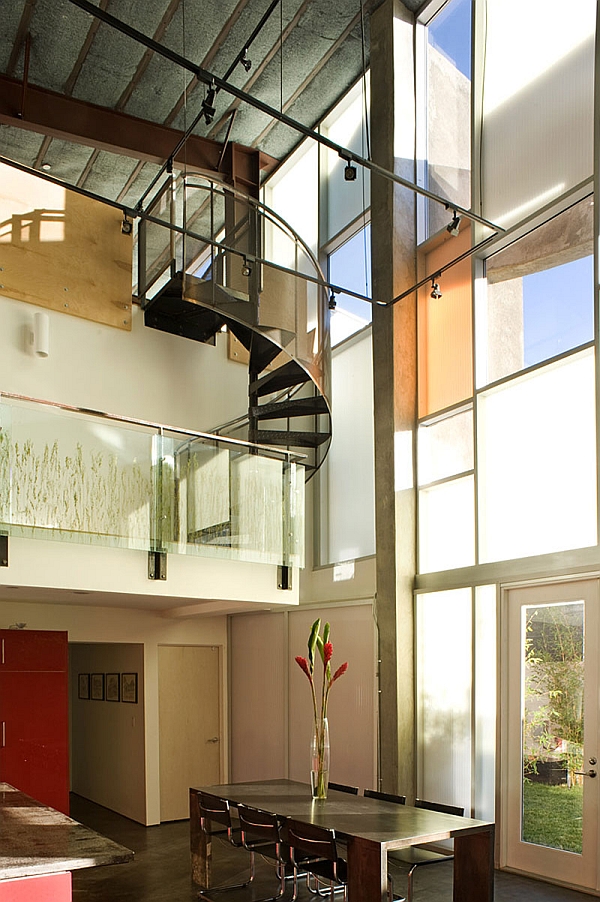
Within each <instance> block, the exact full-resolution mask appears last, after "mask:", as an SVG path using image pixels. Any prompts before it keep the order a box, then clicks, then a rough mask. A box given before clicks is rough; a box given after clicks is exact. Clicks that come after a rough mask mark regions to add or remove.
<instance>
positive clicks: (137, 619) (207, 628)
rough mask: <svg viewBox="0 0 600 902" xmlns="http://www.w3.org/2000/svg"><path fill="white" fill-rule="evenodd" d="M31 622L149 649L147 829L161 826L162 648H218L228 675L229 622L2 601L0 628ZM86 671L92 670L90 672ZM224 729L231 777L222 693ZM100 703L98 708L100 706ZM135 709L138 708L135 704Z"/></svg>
mask: <svg viewBox="0 0 600 902" xmlns="http://www.w3.org/2000/svg"><path fill="white" fill-rule="evenodd" d="M17 622H21V623H26V624H27V628H29V629H54V630H67V631H68V634H69V642H76V643H79V642H86V643H92V642H93V643H96V642H109V643H133V644H138V643H139V644H141V645H143V648H144V668H143V685H144V689H145V692H144V721H145V764H144V767H145V794H146V799H145V806H146V821H145V823H146V824H158V823H159V822H160V783H159V760H158V747H159V746H158V730H159V723H158V646H159V645H215V646H219V647H220V648H221V649H222V660H223V672H224V673H227V620H226V618H225V617H204V618H198V619H196V620H193V619H189V620H184V621H181V620H179V621H172V620H168V619H167V618H165V617H164V616H161V614H160V613H156V612H150V611H140V610H125V609H121V608H107V607H104V608H102V607H94V606H89V607H85V606H83V605H69V604H40V603H32V602H30V601H29V600H28V599H27V595H26V590H24V591H23V601H19V602H13V601H0V628H1V629H6V628H8V627H9V626H10V625H11V624H13V623H17ZM85 672H87V671H85ZM222 699H223V711H222V717H221V723H222V724H223V725H224V727H223V728H224V735H223V742H222V743H221V748H222V754H223V760H222V773H224V774H228V769H229V761H228V756H227V748H228V739H227V722H228V719H227V693H226V692H225V691H224V692H223V693H222ZM98 704H99V703H98ZM130 707H133V705H131V706H130Z"/></svg>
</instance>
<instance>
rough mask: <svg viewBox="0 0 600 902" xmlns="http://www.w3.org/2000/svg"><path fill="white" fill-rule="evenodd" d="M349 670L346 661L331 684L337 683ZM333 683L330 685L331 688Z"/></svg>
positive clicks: (335, 674)
mask: <svg viewBox="0 0 600 902" xmlns="http://www.w3.org/2000/svg"><path fill="white" fill-rule="evenodd" d="M347 670H348V662H347V661H344V663H343V664H340V666H339V667H338V669H337V670H336V672H335V673H334V675H333V677H332V678H331V683H335V681H336V680H338V679H339V678H340V677H341V676H343V675H344V674H345V673H346V671H347ZM331 683H330V684H329V685H330V686H331Z"/></svg>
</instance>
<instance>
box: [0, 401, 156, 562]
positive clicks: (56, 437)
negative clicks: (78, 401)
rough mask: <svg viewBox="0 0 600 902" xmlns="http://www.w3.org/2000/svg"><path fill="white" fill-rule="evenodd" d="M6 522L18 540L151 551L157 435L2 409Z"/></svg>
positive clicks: (0, 477) (48, 412) (0, 484)
mask: <svg viewBox="0 0 600 902" xmlns="http://www.w3.org/2000/svg"><path fill="white" fill-rule="evenodd" d="M0 418H1V426H2V429H1V431H0V521H1V522H2V524H3V525H4V526H5V527H6V528H8V529H9V531H10V533H11V534H12V535H24V536H37V537H39V538H59V539H61V540H63V541H65V540H69V539H70V538H73V540H75V541H79V542H90V543H97V544H108V545H118V546H122V547H125V548H142V549H147V548H149V547H150V542H151V536H152V513H153V463H154V453H155V449H154V436H153V435H152V434H151V433H149V432H147V431H144V430H141V429H134V428H127V427H126V426H123V425H122V424H119V425H115V424H112V423H109V422H107V421H106V420H104V419H103V420H100V419H97V418H94V419H92V418H88V417H84V416H81V415H75V414H71V413H67V412H66V411H58V410H55V409H53V408H51V407H39V406H36V407H34V406H33V405H25V404H9V403H3V404H2V406H1V408H0Z"/></svg>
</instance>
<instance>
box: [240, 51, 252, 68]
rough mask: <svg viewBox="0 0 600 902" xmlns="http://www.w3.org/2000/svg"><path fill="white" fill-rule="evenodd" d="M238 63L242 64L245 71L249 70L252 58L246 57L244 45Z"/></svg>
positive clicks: (246, 52)
mask: <svg viewBox="0 0 600 902" xmlns="http://www.w3.org/2000/svg"><path fill="white" fill-rule="evenodd" d="M240 63H241V64H242V66H243V67H244V69H245V70H246V72H249V71H250V69H251V68H252V60H249V59H248V49H247V48H246V47H245V48H244V52H243V53H242V56H241V57H240Z"/></svg>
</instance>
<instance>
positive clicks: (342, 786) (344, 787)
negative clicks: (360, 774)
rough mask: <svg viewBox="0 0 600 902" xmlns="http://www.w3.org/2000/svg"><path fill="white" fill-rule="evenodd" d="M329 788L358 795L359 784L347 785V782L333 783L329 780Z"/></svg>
mask: <svg viewBox="0 0 600 902" xmlns="http://www.w3.org/2000/svg"><path fill="white" fill-rule="evenodd" d="M329 789H337V791H338V792H349V793H350V794H351V795H353V796H357V795H358V786H347V785H346V784H345V783H332V782H331V780H330V781H329Z"/></svg>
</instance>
